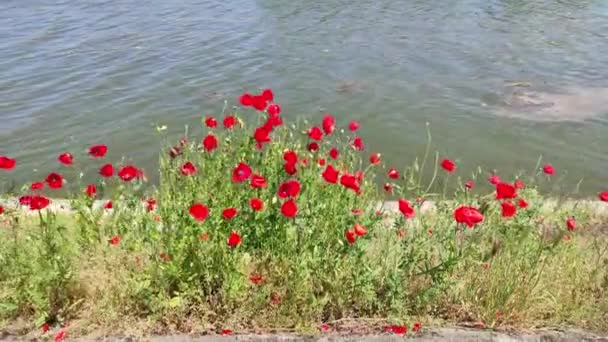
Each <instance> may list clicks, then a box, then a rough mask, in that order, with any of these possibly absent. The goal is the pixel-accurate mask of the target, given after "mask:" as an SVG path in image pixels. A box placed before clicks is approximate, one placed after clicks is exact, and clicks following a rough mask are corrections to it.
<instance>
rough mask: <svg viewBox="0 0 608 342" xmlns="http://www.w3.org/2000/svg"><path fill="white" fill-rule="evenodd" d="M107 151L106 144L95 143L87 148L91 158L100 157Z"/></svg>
mask: <svg viewBox="0 0 608 342" xmlns="http://www.w3.org/2000/svg"><path fill="white" fill-rule="evenodd" d="M106 153H108V146H106V145H95V146H91V148H89V154H90V155H91V157H93V158H102V157H103V156H105V155H106Z"/></svg>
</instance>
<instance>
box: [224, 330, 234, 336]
mask: <svg viewBox="0 0 608 342" xmlns="http://www.w3.org/2000/svg"><path fill="white" fill-rule="evenodd" d="M228 335H232V330H230V329H224V330H222V336H228Z"/></svg>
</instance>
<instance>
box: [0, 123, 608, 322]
mask: <svg viewBox="0 0 608 342" xmlns="http://www.w3.org/2000/svg"><path fill="white" fill-rule="evenodd" d="M211 131H212V134H214V135H215V136H216V137H217V139H218V142H219V143H218V147H217V148H216V149H213V150H211V151H208V150H206V149H205V148H203V147H202V146H201V144H200V143H199V141H200V140H201V139H202V137H203V136H205V135H206V134H207V133H203V134H202V136H195V135H192V136H187V137H185V138H186V139H187V140H184V142H183V143H181V144H180V145H177V146H175V147H173V150H174V151H177V152H179V153H173V156H169V155H167V154H165V153H163V154H162V155H161V158H160V184H159V187H158V188H157V189H150V188H145V187H144V186H143V183H142V180H141V179H140V180H134V181H131V182H123V181H122V180H120V179H119V178H116V177H114V178H111V179H100V180H99V181H98V182H97V184H96V186H97V196H98V198H99V197H101V196H103V198H105V199H106V200H107V199H111V200H112V201H113V209H106V208H104V207H103V206H99V205H96V204H95V203H94V201H93V198H91V197H87V195H86V194H84V193H82V192H79V193H78V194H76V195H75V198H74V200H73V208H74V211H73V212H69V213H58V214H57V213H54V212H53V210H51V209H48V208H47V209H44V210H41V211H38V212H37V215H38V216H36V215H31V214H29V213H24V212H23V211H21V210H20V209H16V210H9V211H7V212H6V213H5V214H4V221H3V222H4V223H2V229H0V240H1V241H3V243H2V244H1V245H0V319H2V320H4V321H8V320H11V319H16V318H18V317H25V318H27V319H29V320H30V321H31V322H32V323H33V324H36V325H40V324H41V323H42V322H49V323H56V322H62V321H66V320H70V319H77V318H81V319H86V320H87V322H89V323H91V324H94V325H102V326H106V327H109V326H111V327H115V328H118V329H121V328H122V329H127V328H128V327H127V325H128V324H129V323H128V322H133V321H137V320H142V319H143V318H144V317H145V318H147V320H148V322H152V323H153V324H157V323H161V326H162V327H164V328H166V329H174V330H182V331H193V330H196V328H193V326H192V325H193V324H195V325H197V326H198V327H199V328H198V329H200V330H202V331H207V330H213V329H222V328H225V327H231V328H234V329H241V330H242V329H249V328H258V327H263V328H267V329H271V328H283V329H299V330H307V329H310V328H311V327H316V326H318V325H319V323H320V322H330V321H336V320H339V319H343V318H365V317H375V318H381V319H386V320H388V321H391V322H398V323H410V322H413V321H414V320H434V319H444V320H448V321H462V320H475V321H479V320H480V321H483V322H485V323H486V324H488V325H493V326H497V325H501V324H511V325H520V326H532V325H538V324H540V325H542V324H571V325H576V326H581V327H584V328H592V329H597V330H605V329H607V328H608V322H606V317H605V316H602V312H603V311H602V310H604V311H605V309H606V308H607V307H608V302H607V300H606V297H607V292H606V291H607V290H608V284H607V282H608V281H607V280H606V279H608V267H607V261H606V254H607V252H606V249H605V248H604V249H602V247H601V246H605V242H606V236H605V235H601V234H599V235H597V234H591V233H588V234H585V232H586V231H587V230H589V229H591V228H593V226H594V225H598V223H597V222H598V221H592V220H591V219H592V218H594V217H593V215H592V214H591V213H590V212H589V211H588V210H587V209H586V208H584V207H566V206H564V205H563V203H559V202H558V203H557V204H556V206H554V207H552V208H550V209H549V210H547V205H546V204H547V202H548V201H549V200H547V199H545V198H544V197H543V196H541V195H540V194H539V193H538V192H537V191H536V189H535V188H534V187H532V186H530V185H531V184H535V181H534V179H536V178H537V177H538V176H539V175H533V177H530V178H529V179H528V178H521V179H522V180H524V181H526V183H528V187H526V188H525V189H520V190H518V193H519V194H518V196H519V197H518V198H521V199H524V198H525V199H526V200H527V201H528V202H529V206H528V207H527V208H525V209H524V208H519V209H518V212H517V214H516V215H515V216H513V217H503V216H502V215H501V201H497V200H496V199H495V192H494V191H491V192H490V191H487V192H484V190H476V189H467V188H465V187H464V186H463V181H462V180H461V179H459V178H456V176H455V175H454V174H453V173H448V172H445V171H444V170H442V169H441V168H440V167H439V157H438V156H435V157H434V158H431V156H430V154H429V151H430V136H429V149H427V153H426V155H425V156H423V158H422V159H421V161H420V162H418V161H416V162H414V163H413V165H412V166H411V167H408V168H406V169H405V172H404V173H403V174H402V175H401V176H400V177H397V179H387V178H386V176H385V173H386V170H384V169H383V166H382V165H381V164H379V165H376V164H373V163H372V164H370V163H369V162H368V161H367V158H366V157H365V155H364V154H363V152H361V151H358V150H357V149H355V148H353V147H352V146H351V142H352V140H353V139H354V136H353V135H352V134H350V135H349V134H346V133H344V132H342V131H335V132H334V133H333V134H332V135H330V136H327V137H326V138H325V139H323V141H320V142H319V145H320V147H319V149H318V150H317V151H309V150H308V149H307V144H308V139H307V138H306V136H305V134H303V133H302V132H300V131H299V130H298V129H297V128H296V127H294V126H292V127H286V126H281V127H275V128H274V130H273V133H272V142H271V143H268V144H266V145H265V146H264V147H263V148H261V149H260V148H258V146H257V142H256V140H255V139H253V138H252V137H251V133H252V130H251V129H249V128H246V127H245V124H244V123H242V122H240V123H239V124H238V125H236V126H235V127H233V128H232V129H230V130H222V129H219V128H215V129H212V130H211ZM188 141H189V142H188ZM169 146H171V145H169ZM334 147H336V148H337V149H338V151H339V156H338V158H337V159H336V160H333V159H331V158H329V156H328V154H329V151H330V149H331V148H334ZM164 150H165V151H166V149H164ZM286 151H293V152H295V153H296V155H297V158H298V161H297V163H296V165H295V168H296V170H297V171H296V172H295V173H294V174H293V175H289V174H288V173H287V172H286V170H287V169H286V167H285V164H286V163H287V161H286V160H285V152H286ZM186 162H190V163H192V164H193V165H194V167H195V168H196V171H195V172H194V173H193V174H190V175H184V172H182V166H183V165H184V163H186ZM239 163H246V164H248V165H249V167H250V168H251V170H252V173H253V174H257V175H261V176H263V177H264V178H265V180H266V185H265V186H263V187H257V188H254V187H252V186H251V177H248V179H247V180H246V181H243V182H235V181H233V180H232V176H233V172H234V168H235V167H236V166H237V165H238V164H239ZM328 164H331V165H333V167H335V169H336V170H338V171H339V172H340V174H341V175H344V174H346V173H348V174H352V175H353V176H355V175H356V173H357V172H361V173H362V175H361V176H360V177H359V180H358V185H359V186H360V191H358V192H356V191H353V189H349V188H347V187H345V186H342V185H341V184H340V183H341V182H340V181H338V182H337V184H330V183H329V182H327V181H326V180H325V179H324V178H323V177H322V176H321V174H322V173H323V172H324V170H325V169H326V167H327V165H328ZM292 166H293V165H292ZM430 167H434V171H433V173H432V174H433V176H432V178H431V179H430V180H427V181H424V177H423V175H424V174H425V171H424V169H425V168H427V169H428V168H430ZM481 174H482V173H481V172H477V173H476V174H474V175H473V179H474V180H475V177H478V176H480V175H481ZM355 178H357V177H356V176H355ZM288 180H297V181H298V182H299V185H300V188H301V190H300V191H299V193H298V194H297V195H292V196H291V197H293V200H294V201H295V203H296V204H297V207H298V211H297V215H295V217H286V216H285V215H284V214H283V213H282V210H281V208H282V205H283V204H284V203H285V202H286V201H288V198H282V197H281V196H279V192H280V184H281V183H283V182H286V181H288ZM387 180H388V181H389V182H391V183H392V187H393V192H394V194H393V195H392V196H398V197H399V198H402V199H409V203H411V206H412V207H413V210H414V212H415V214H414V215H413V217H406V216H405V215H402V213H401V212H399V211H397V210H391V209H387V206H389V204H390V203H388V202H385V200H386V199H387V198H392V197H390V196H391V195H390V194H388V195H387V196H386V197H385V195H384V194H382V193H380V192H379V191H378V186H377V185H378V183H384V182H385V181H387ZM450 181H451V182H452V186H449V185H448V184H449V183H450ZM545 181H546V180H545ZM437 184H439V185H438V186H437ZM454 184H455V185H454ZM437 188H438V189H439V191H438V192H436V193H433V192H432V191H433V190H435V189H437ZM448 189H455V192H454V194H453V195H448V194H447V191H448ZM288 197H289V196H288ZM253 198H257V199H260V200H261V201H262V202H263V203H264V208H263V210H254V209H253V208H252V207H251V205H250V201H251V199H253ZM106 200H104V201H103V202H104V203H105V201H106ZM428 200H439V201H438V202H435V205H434V206H433V207H432V208H431V209H428V210H426V211H425V210H423V208H427V207H426V206H425V201H428ZM195 203H200V204H203V205H204V206H206V207H208V208H209V215H208V216H206V217H204V218H203V219H199V220H197V219H196V218H195V217H194V216H193V215H191V214H190V213H189V208H190V207H191V206H192V205H193V204H195ZM460 205H467V206H472V207H475V208H479V211H480V212H481V213H482V214H483V216H484V220H483V222H482V223H479V224H477V225H475V226H473V227H467V226H466V225H464V224H458V223H457V222H456V221H455V217H454V210H455V209H456V208H457V207H459V206H460ZM227 208H235V209H236V210H237V213H236V215H235V216H234V217H233V218H231V219H228V218H226V217H224V216H223V214H222V213H223V210H224V209H227ZM378 208H382V209H380V210H378ZM423 211H424V212H423ZM570 216H574V217H576V219H577V221H578V228H577V229H576V230H575V231H573V232H569V231H567V230H566V224H565V220H566V218H567V217H570ZM594 222H595V223H594ZM601 222H603V221H601ZM356 224H358V225H360V226H362V227H364V229H365V230H366V233H365V234H363V233H361V234H360V235H361V236H358V237H357V238H356V239H355V241H354V242H352V241H351V242H349V240H348V239H347V232H348V231H350V230H353V229H354V227H355V225H356ZM579 231H580V233H579ZM232 233H235V234H238V236H239V237H240V239H241V240H240V243H239V244H234V245H232V246H231V245H230V244H229V243H228V239H229V237H230V235H231V234H232ZM566 240H567V241H566ZM192 322H195V323H192ZM155 329H156V328H155Z"/></svg>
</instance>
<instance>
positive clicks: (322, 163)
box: [317, 158, 325, 166]
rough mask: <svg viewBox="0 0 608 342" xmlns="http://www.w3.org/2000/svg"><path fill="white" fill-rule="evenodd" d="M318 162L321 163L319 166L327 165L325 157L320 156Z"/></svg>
mask: <svg viewBox="0 0 608 342" xmlns="http://www.w3.org/2000/svg"><path fill="white" fill-rule="evenodd" d="M317 164H319V166H325V159H324V158H319V160H317Z"/></svg>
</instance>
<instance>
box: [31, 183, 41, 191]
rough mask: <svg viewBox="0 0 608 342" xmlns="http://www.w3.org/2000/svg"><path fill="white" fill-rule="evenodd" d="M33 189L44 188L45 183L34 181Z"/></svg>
mask: <svg viewBox="0 0 608 342" xmlns="http://www.w3.org/2000/svg"><path fill="white" fill-rule="evenodd" d="M31 189H32V190H42V189H44V183H43V182H34V183H32V186H31Z"/></svg>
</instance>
